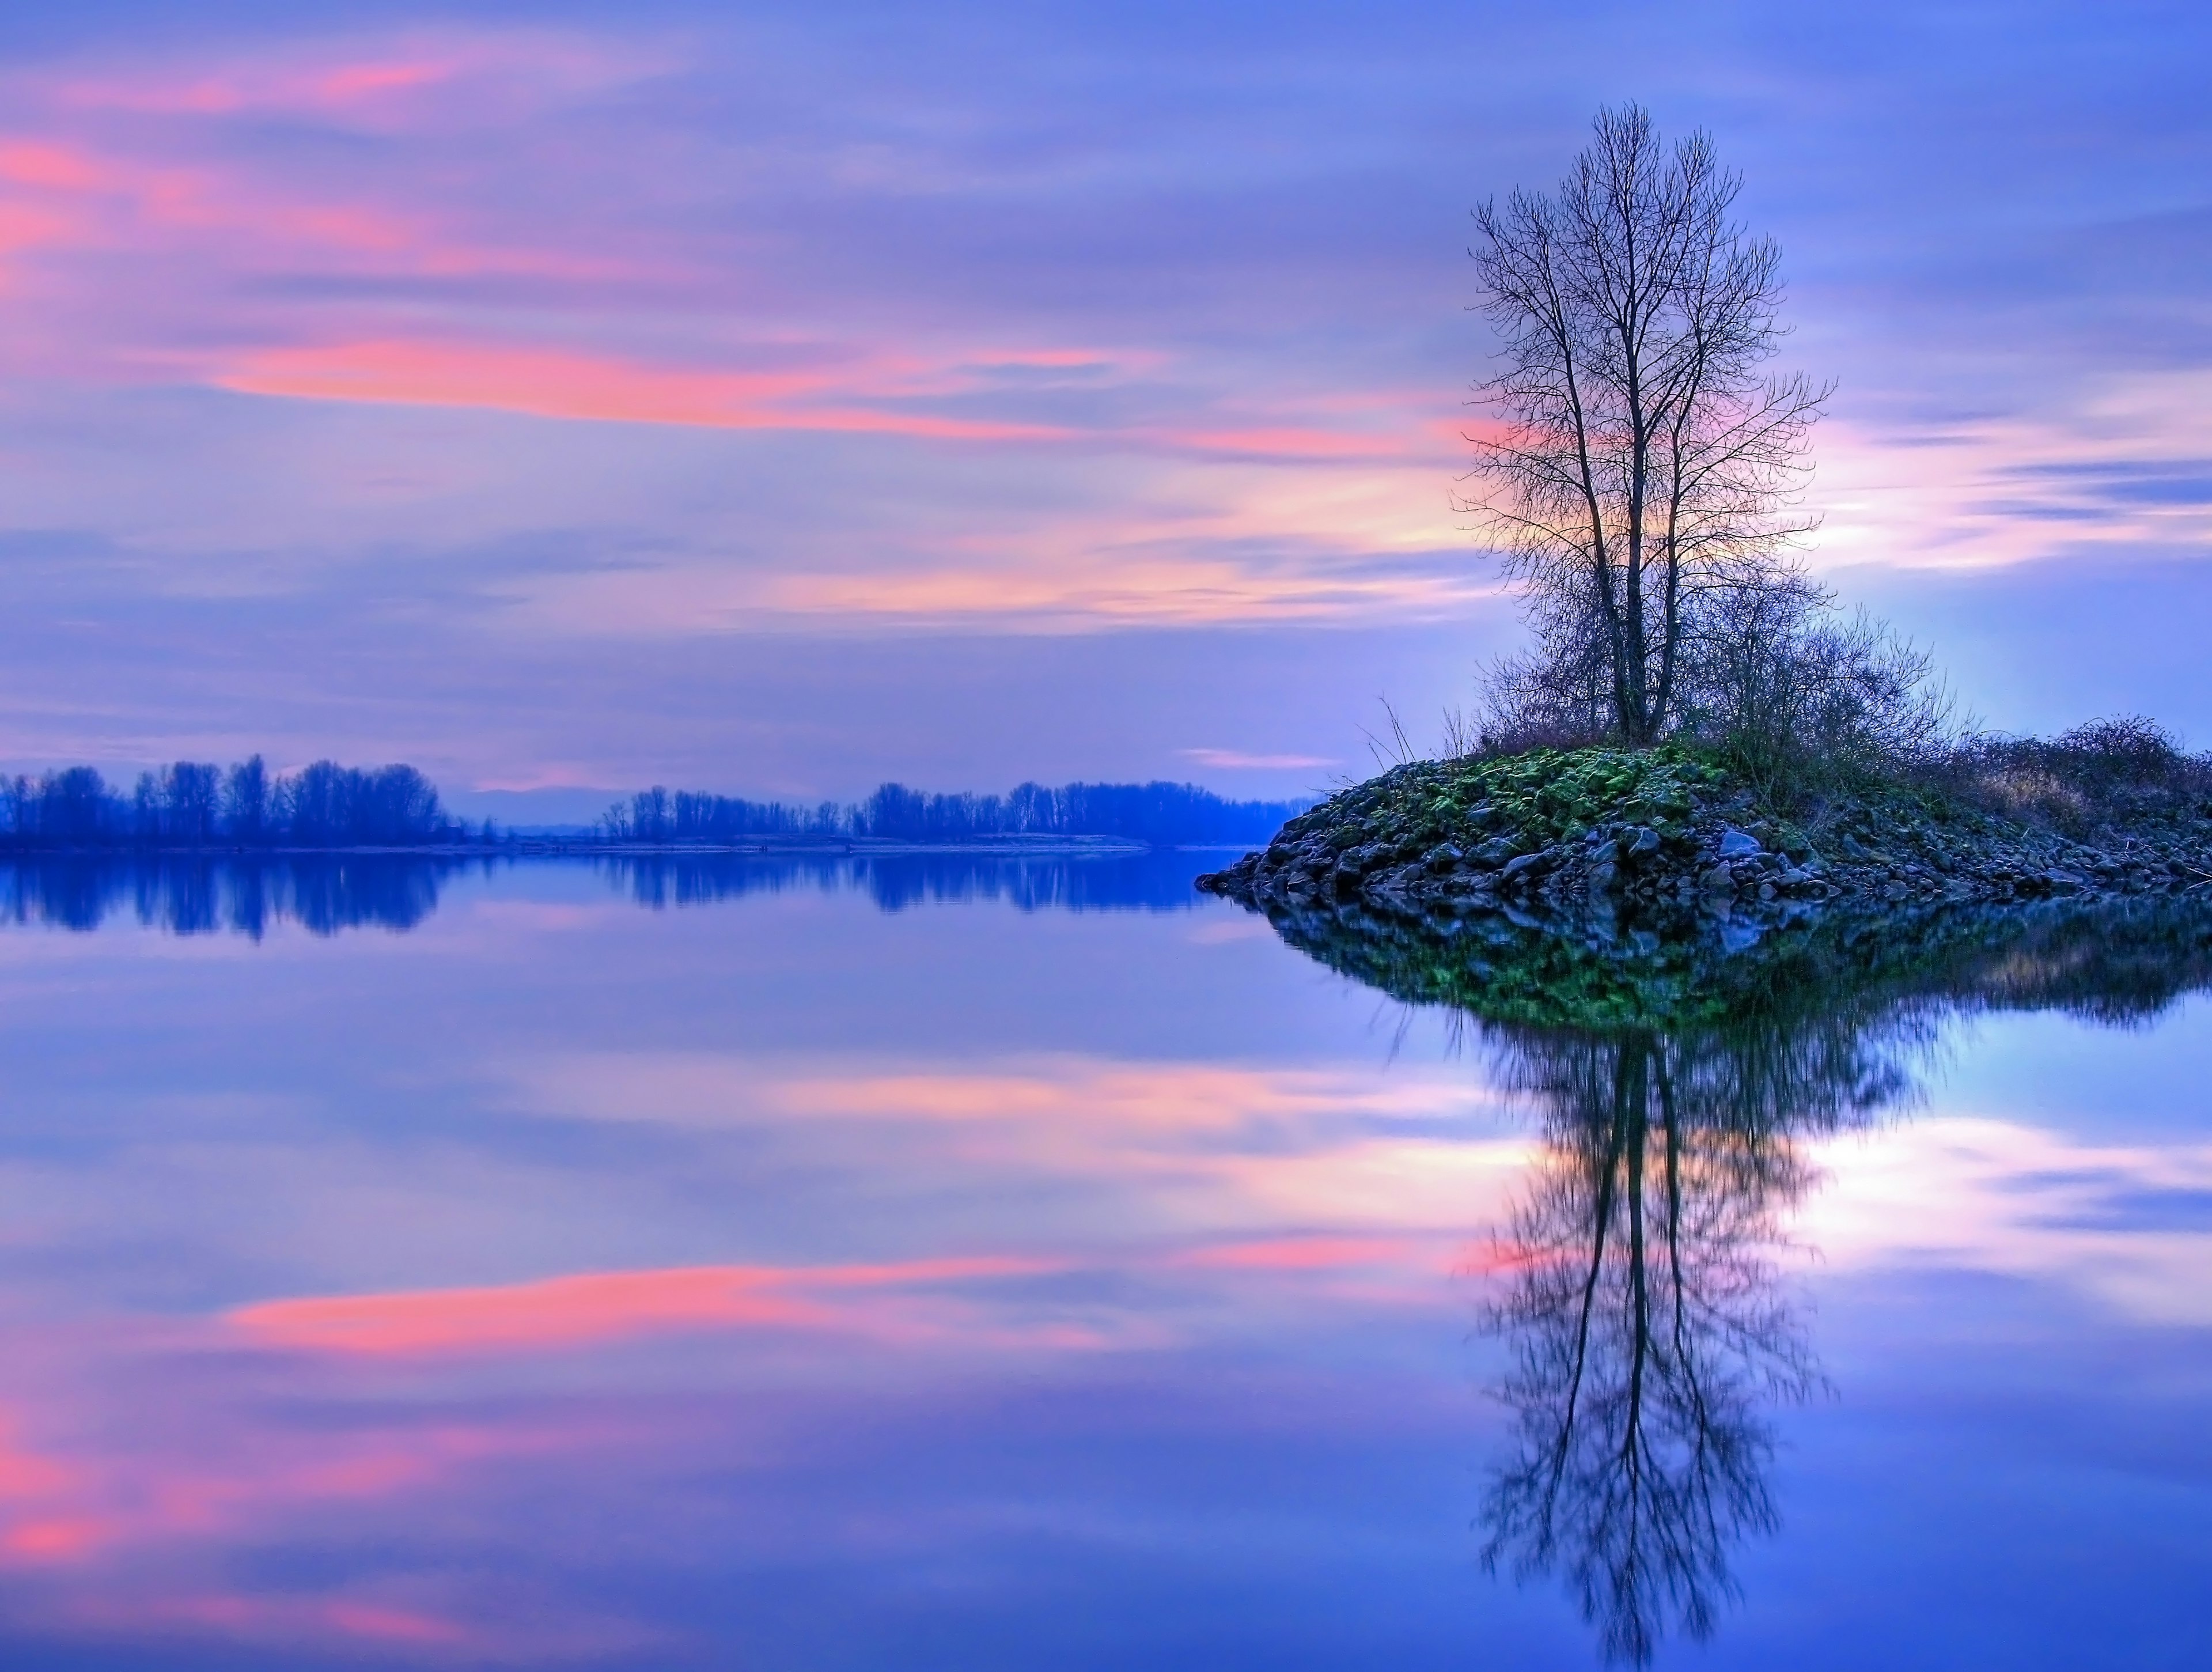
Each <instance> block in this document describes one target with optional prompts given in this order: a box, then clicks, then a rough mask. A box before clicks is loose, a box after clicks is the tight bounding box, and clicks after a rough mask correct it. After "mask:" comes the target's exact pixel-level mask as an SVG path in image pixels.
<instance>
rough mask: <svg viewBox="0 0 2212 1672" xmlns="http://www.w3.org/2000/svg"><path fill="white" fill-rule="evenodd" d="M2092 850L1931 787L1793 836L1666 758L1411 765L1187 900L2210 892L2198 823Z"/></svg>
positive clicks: (1674, 752)
mask: <svg viewBox="0 0 2212 1672" xmlns="http://www.w3.org/2000/svg"><path fill="white" fill-rule="evenodd" d="M2104 836H2108V837H2109V838H2110V840H2105V839H2104V837H2100V843H2098V844H2093V843H2091V842H2083V841H2080V840H2075V839H2073V838H2070V837H2068V836H2063V835H2060V834H2059V833H2057V832H2056V831H2054V830H2049V829H2045V828H2039V827H2035V826H2031V825H2028V824H2021V823H2018V822H2016V821H2014V820H2010V819H2007V818H1998V817H1996V816H1994V815H1992V814H1990V813H1987V812H1981V811H1978V810H1977V809H1974V808H1972V807H1968V806H1964V805H1962V804H1960V803H1958V802H1956V801H1954V800H1949V799H1948V798H1946V797H1944V796H1942V795H1941V794H1938V793H1934V792H1932V791H1923V790H1917V789H1914V788H1912V787H1907V786H1904V785H1898V784H1880V785H1873V786H1869V787H1867V788H1866V789H1865V790H1864V791H1863V792H1862V793H1859V794H1858V795H1857V796H1855V797H1851V798H1849V799H1842V800H1833V801H1831V802H1830V803H1828V804H1827V805H1826V806H1823V807H1821V808H1820V810H1819V811H1818V814H1817V817H1814V818H1808V819H1806V820H1804V821H1802V822H1800V821H1796V820H1793V819H1791V818H1787V817H1784V815H1783V814H1782V813H1781V812H1778V810H1776V809H1775V808H1773V807H1772V806H1769V805H1767V804H1765V802H1763V801H1762V800H1761V799H1760V798H1759V796H1758V795H1757V794H1756V793H1754V792H1753V790H1752V789H1751V788H1750V787H1749V786H1747V784H1746V783H1744V782H1743V781H1741V780H1740V779H1739V778H1737V777H1735V775H1732V774H1731V773H1730V772H1729V770H1728V769H1726V768H1725V767H1724V766H1723V765H1722V764H1721V763H1719V762H1718V761H1717V760H1716V759H1714V758H1712V757H1710V756H1707V755H1705V754H1703V753H1701V752H1699V751H1696V750H1693V749H1691V748H1687V747H1685V746H1682V745H1662V746H1661V747H1659V748H1656V749H1649V750H1626V749H1579V750H1550V749H1541V750H1534V751H1530V752H1529V753H1527V754H1523V755H1513V756H1503V757H1491V758H1469V759H1463V760H1454V761H1421V762H1415V763H1410V764H1408V765H1405V766H1400V767H1396V768H1394V769H1391V770H1390V771H1388V772H1385V773H1383V775H1381V776H1379V777H1376V778H1371V779H1370V780H1368V781H1366V782H1365V783H1363V784H1358V785H1354V786H1353V787H1351V788H1349V789H1346V790H1345V791H1343V792H1341V793H1339V794H1337V795H1334V796H1332V797H1331V798H1330V799H1329V800H1327V801H1324V802H1322V804H1321V805H1319V806H1316V807H1314V808H1312V809H1310V811H1308V812H1304V813H1301V814H1300V815H1298V817H1297V818H1293V819H1291V821H1290V822H1289V823H1288V824H1285V825H1284V826H1283V828H1282V830H1280V831H1279V833H1278V834H1277V835H1276V836H1275V838H1274V840H1273V842H1270V843H1269V844H1268V845H1267V848H1266V849H1265V850H1264V851H1262V852H1260V853H1256V854H1248V855H1247V856H1246V857H1245V858H1244V859H1243V860H1239V861H1238V862H1237V864H1235V865H1233V866H1230V867H1229V868H1228V869H1227V870H1226V871H1224V872H1217V873H1214V874H1213V875H1211V876H1208V877H1204V878H1201V879H1199V886H1200V888H1203V889H1207V890H1210V891H1213V892H1217V893H1221V894H1225V895H1228V896H1230V897H1233V898H1237V899H1240V900H1243V901H1244V902H1245V903H1248V904H1252V905H1255V906H1257V905H1261V904H1262V903H1267V902H1271V901H1272V902H1276V903H1301V904H1311V903H1335V902H1343V901H1356V902H1358V903H1360V904H1362V905H1363V906H1364V907H1365V908H1367V909H1370V910H1371V911H1377V912H1382V913H1385V914H1392V915H1415V916H1433V915H1438V914H1454V913H1455V914H1461V915H1467V914H1480V913H1484V912H1497V911H1503V910H1507V909H1522V910H1526V909H1530V908H1533V907H1535V906H1538V905H1541V906H1543V907H1545V908H1547V909H1550V910H1553V911H1554V912H1558V911H1562V910H1566V911H1573V912H1583V913H1588V912H1592V911H1595V912H1597V913H1600V914H1604V913H1612V914H1614V915H1627V916H1629V917H1637V916H1639V915H1650V913H1652V912H1653V911H1655V910H1662V909H1665V910H1674V909H1683V908H1697V909H1703V910H1705V911H1707V912H1708V913H1722V912H1724V911H1725V910H1728V909H1733V908H1735V907H1737V906H1741V905H1755V904H1762V903H1773V902H1777V901H1782V902H1790V901H1796V902H1804V903H1811V902H1819V901H1824V900H1832V899H1837V898H1851V899H1863V900H1881V901H1887V902H1889V903H1900V902H1907V901H1918V902H1923V903H1925V902H1935V901H1941V900H1948V901H1954V902H1955V901H1969V900H1979V901H2002V900H2019V899H2033V898H2040V897H2049V896H2052V895H2077V894H2086V895H2100V894H2123V893H2149V892H2172V891H2182V890H2187V889H2191V888H2195V887H2198V886H2203V885H2207V884H2212V809H2203V808H2185V809H2181V810H2179V811H2178V812H2172V813H2170V814H2168V815H2166V816H2163V817H2161V818H2160V819H2158V820H2156V821H2154V822H2151V821H2145V822H2143V823H2142V827H2141V828H2139V829H2130V830H2122V831H2114V832H2106V833H2104Z"/></svg>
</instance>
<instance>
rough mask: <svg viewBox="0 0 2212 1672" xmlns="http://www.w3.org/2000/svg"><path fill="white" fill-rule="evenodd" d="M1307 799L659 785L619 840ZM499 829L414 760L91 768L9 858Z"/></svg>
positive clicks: (409, 840) (21, 819)
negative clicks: (121, 778) (812, 794)
mask: <svg viewBox="0 0 2212 1672" xmlns="http://www.w3.org/2000/svg"><path fill="white" fill-rule="evenodd" d="M1302 806H1304V803H1301V802H1289V801H1226V800H1223V799H1222V798H1221V797H1220V796H1218V795H1216V794H1214V793H1212V791H1210V790H1203V789H1200V788H1198V787H1196V786H1195V785H1192V784H1170V783H1150V784H1064V785H1062V786H1060V787H1059V788H1057V789H1053V788H1048V787H1045V786H1044V785H1042V784H1024V785H1022V786H1021V787H1019V788H1018V789H1016V790H1014V791H1012V793H1009V794H1006V795H932V794H928V793H924V792H922V791H921V790H913V789H908V788H907V787H905V786H904V785H903V784H885V785H884V786H883V787H881V788H880V789H878V790H877V791H876V793H874V794H872V795H871V796H870V797H868V799H867V800H865V801H862V802H860V803H857V804H854V805H841V804H840V803H837V802H835V801H824V802H822V803H820V804H819V805H818V806H812V807H798V806H787V804H785V803H783V802H781V801H747V800H740V799H738V798H737V797H735V796H728V795H704V794H698V793H692V792H690V791H688V790H678V791H676V792H674V793H671V792H669V791H668V790H665V789H662V788H659V787H654V788H653V789H648V790H642V791H641V792H639V793H637V794H635V795H634V796H632V797H630V799H629V800H627V801H620V802H617V803H616V804H615V805H614V806H612V807H611V808H609V809H608V810H607V812H606V814H605V817H603V818H601V819H600V820H599V829H598V834H599V836H600V837H601V838H603V839H604V840H606V841H609V842H645V843H652V844H655V845H672V846H706V847H711V846H717V845H727V844H753V843H758V842H763V841H768V842H838V841H852V840H854V839H870V838H872V839H874V840H878V841H890V842H927V843H959V842H975V841H980V840H989V839H994V838H1005V837H1010V836H1118V837H1120V838H1121V839H1123V840H1125V841H1130V842H1146V843H1148V844H1150V845H1152V846H1154V847H1174V846H1178V845H1204V844H1207V843H1213V842H1265V841H1266V840H1267V838H1268V837H1269V836H1273V834H1274V833H1275V831H1276V830H1277V829H1279V827H1280V826H1281V824H1282V823H1283V821H1284V820H1285V819H1286V818H1290V817H1291V815H1292V814H1293V813H1295V812H1298V811H1299V810H1300V808H1301V807H1302ZM498 840H499V837H498V836H497V835H496V833H495V831H494V830H493V829H492V827H491V826H490V825H489V824H481V825H477V824H466V823H464V822H462V821H460V820H458V819H455V818H451V817H449V816H448V815H447V812H446V811H445V809H444V808H443V807H441V806H440V805H439V802H438V791H437V787H436V786H435V785H434V784H432V783H431V782H430V781H429V780H428V778H426V777H424V776H423V775H422V774H421V773H420V772H418V771H416V769H414V768H413V767H411V766H380V767H374V768H360V767H349V766H340V765H338V764H337V763H336V762H333V761H317V762H316V763H314V764H313V766H309V767H304V768H302V769H300V770H299V771H296V772H286V773H273V772H271V771H270V770H269V769H268V768H267V767H266V766H265V765H264V764H263V762H262V759H261V757H260V756H258V755H256V756H254V757H252V759H250V760H246V761H241V762H239V763H237V764H236V765H234V766H231V767H228V768H223V767H218V766H216V765H214V764H212V763H202V762H197V761H179V762H177V763H175V764H174V765H172V766H166V767H163V768H162V769H161V770H159V771H158V772H142V773H140V774H139V775H138V781H137V783H136V784H134V785H132V786H131V787H129V788H127V789H126V788H125V787H122V786H120V785H111V784H109V783H108V782H107V781H106V779H105V778H103V777H101V776H100V773H99V772H98V771H96V770H95V769H93V768H91V767H88V766H73V767H69V768H66V769H61V770H58V771H53V772H47V773H43V774H41V775H40V776H38V777H36V778H32V777H26V776H22V775H18V776H16V777H14V778H0V850H15V851H18V852H25V851H27V852H52V851H57V850H61V851H71V850H82V849H95V848H141V849H162V850H168V849H179V848H182V849H198V848H423V847H454V846H471V847H473V846H477V845H483V846H489V845H491V844H493V843H494V842H497V841H498Z"/></svg>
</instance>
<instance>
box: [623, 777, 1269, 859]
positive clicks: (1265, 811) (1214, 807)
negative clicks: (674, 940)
mask: <svg viewBox="0 0 2212 1672" xmlns="http://www.w3.org/2000/svg"><path fill="white" fill-rule="evenodd" d="M1303 806H1304V803H1303V802H1297V801H1225V800H1223V799H1222V798H1221V797H1219V796H1218V795H1216V794H1214V793H1212V791H1211V790H1204V789H1200V788H1199V787H1197V786H1195V785H1194V784H1170V783H1158V782H1156V783H1150V784H1063V785H1061V786H1060V787H1059V788H1057V789H1053V788H1048V787H1046V786H1044V785H1042V784H1024V785H1022V786H1020V787H1018V788H1017V789H1015V790H1013V791H1012V792H1011V793H1008V794H1006V795H933V794H928V793H925V792H923V791H921V790H914V789H908V787H906V786H905V785H903V784H885V785H884V786H883V787H881V788H879V789H878V790H877V791H876V793H874V794H872V795H871V796H870V797H869V798H868V799H867V800H865V801H862V802H860V803H858V804H857V805H854V806H840V805H839V804H838V803H836V802H835V801H824V802H822V803H820V804H819V805H818V806H813V807H794V806H787V805H786V804H785V803H783V802H781V801H746V800H738V798H736V797H733V796H727V795H703V794H699V793H694V792H692V791H690V790H678V791H675V792H674V793H671V792H669V791H667V790H665V789H662V788H659V787H654V788H652V789H648V790H641V791H640V792H639V793H637V794H635V795H633V796H632V797H630V799H629V800H627V801H617V803H616V804H615V805H614V806H611V807H610V808H608V809H607V811H606V812H605V815H604V816H603V817H602V818H600V820H599V829H600V831H601V833H602V834H603V835H604V836H605V837H606V838H607V839H608V840H609V841H611V842H677V843H684V842H699V843H709V844H711V843H718V842H757V841H760V840H763V839H764V838H765V839H769V840H775V839H778V838H781V839H784V840H791V841H803V840H807V839H817V840H820V839H831V838H837V837H848V838H850V837H873V838H876V839H877V840H879V841H892V842H974V841H977V840H979V839H984V838H990V837H1004V836H1120V837H1121V838H1123V839H1125V840H1127V841H1131V842H1150V843H1152V844H1153V845H1154V846H1158V847H1170V846H1175V845H1178V844H1192V845H1199V844H1205V843H1210V842H1265V841H1266V840H1267V838H1268V837H1269V836H1273V835H1274V833H1275V832H1276V830H1278V829H1279V828H1280V827H1281V825H1282V824H1283V821H1284V820H1285V819H1286V818H1290V817H1291V815H1292V814H1294V813H1296V812H1298V811H1299V810H1300V809H1301V808H1302V807H1303Z"/></svg>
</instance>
